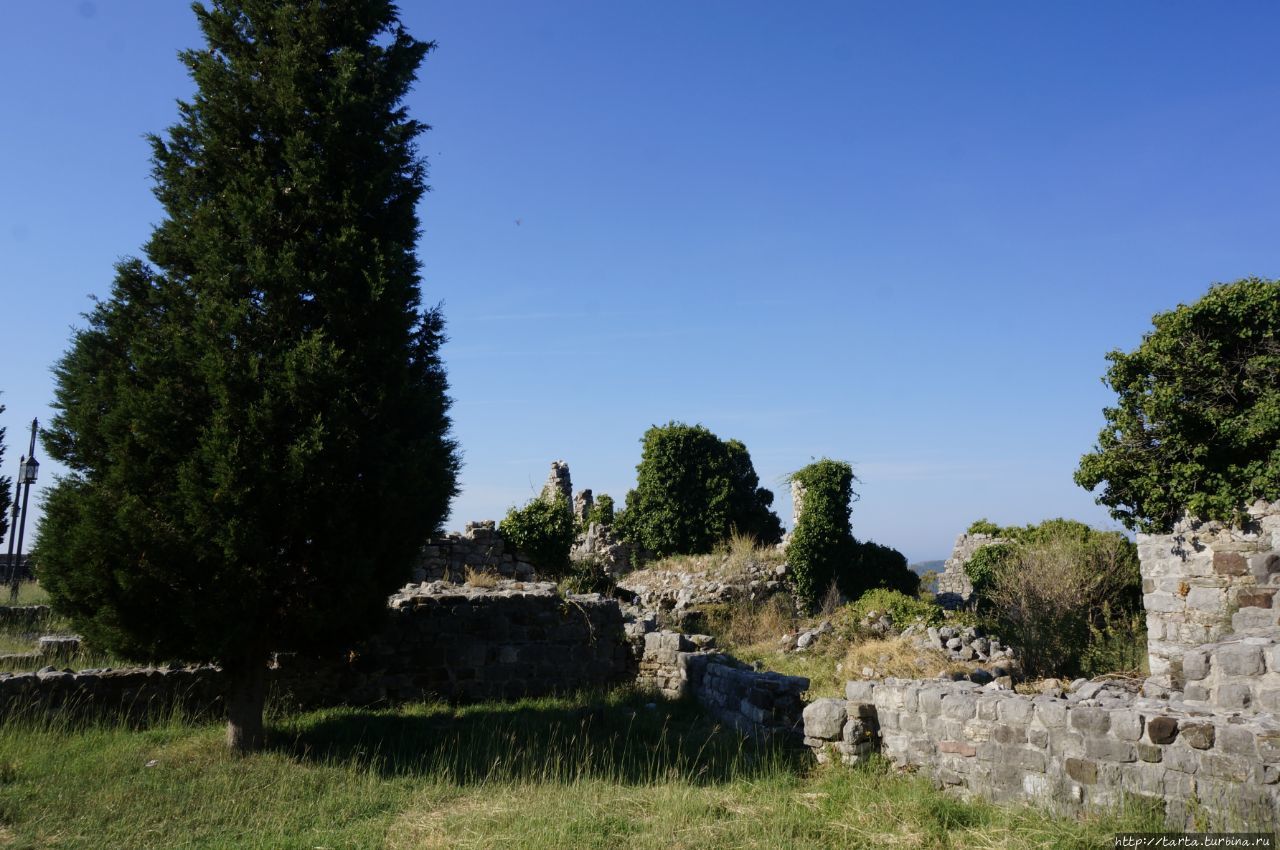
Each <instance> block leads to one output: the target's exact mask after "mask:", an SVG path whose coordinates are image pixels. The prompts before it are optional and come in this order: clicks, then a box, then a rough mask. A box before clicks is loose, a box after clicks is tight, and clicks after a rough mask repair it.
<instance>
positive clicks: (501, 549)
mask: <svg viewBox="0 0 1280 850" xmlns="http://www.w3.org/2000/svg"><path fill="white" fill-rule="evenodd" d="M468 568H470V569H472V570H474V571H476V572H483V573H492V574H494V575H497V576H501V577H502V578H509V579H515V580H517V581H531V580H533V579H534V578H535V577H536V575H537V571H536V570H535V569H534V566H533V564H532V563H530V561H529V559H528V558H527V557H525V556H524V555H523V554H522V553H520V552H517V551H512V550H511V549H510V548H509V547H508V546H507V544H506V541H505V540H504V539H503V537H502V534H501V533H499V532H498V530H497V528H496V525H495V523H494V521H493V520H491V519H487V520H481V521H480V522H469V523H467V526H466V529H465V530H464V531H463V532H462V533H461V534H459V533H457V532H454V533H451V534H446V535H444V536H443V537H435V538H432V539H431V540H429V541H427V545H426V546H424V547H422V556H421V559H420V560H419V562H418V565H417V566H416V567H414V569H413V573H412V575H411V578H412V579H413V581H415V582H431V581H448V582H453V583H454V584H461V583H462V582H463V581H464V580H465V579H466V575H467V569H468Z"/></svg>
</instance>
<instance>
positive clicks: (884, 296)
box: [0, 0, 1280, 561]
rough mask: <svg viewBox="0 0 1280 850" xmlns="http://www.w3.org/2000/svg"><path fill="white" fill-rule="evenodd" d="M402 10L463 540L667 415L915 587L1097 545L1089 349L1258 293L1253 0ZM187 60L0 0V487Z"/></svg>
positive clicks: (1267, 125)
mask: <svg viewBox="0 0 1280 850" xmlns="http://www.w3.org/2000/svg"><path fill="white" fill-rule="evenodd" d="M402 7H403V18H404V21H405V23H406V25H407V27H408V28H409V30H410V31H411V32H412V33H413V34H414V35H415V36H417V37H419V38H421V39H429V40H435V41H437V42H438V44H439V47H438V49H437V50H436V51H435V52H434V53H433V54H431V56H430V57H429V58H428V60H427V62H426V63H425V65H424V67H423V69H422V73H421V79H420V83H419V85H418V86H417V88H416V90H415V91H414V93H413V94H412V96H411V98H410V102H409V106H410V109H411V111H412V113H413V114H414V115H415V116H416V117H417V118H419V119H421V120H423V121H426V122H427V123H429V124H431V125H433V128H434V129H433V130H432V131H431V132H430V133H428V134H427V135H426V136H425V138H424V140H423V143H422V150H423V152H424V153H425V154H426V155H427V157H428V159H429V163H430V174H431V181H430V182H431V184H432V187H433V190H432V192H431V193H430V194H429V195H428V196H427V197H426V199H425V201H424V202H423V204H422V208H421V215H422V218H423V224H424V229H425V234H424V237H423V239H422V242H421V245H420V256H421V259H422V261H423V263H424V279H423V290H424V295H425V298H426V300H427V301H428V302H435V301H443V302H444V305H445V314H446V316H447V318H448V321H449V333H450V337H451V341H450V342H449V344H448V345H447V346H446V348H445V350H444V354H445V358H446V361H447V365H448V369H449V377H450V381H451V382H452V395H453V397H454V398H455V399H456V405H455V407H454V433H455V436H456V437H457V439H458V440H459V441H460V443H461V445H462V449H463V451H464V454H465V468H464V470H463V473H462V488H463V492H462V495H461V496H460V497H459V498H458V499H457V501H456V502H455V504H454V511H453V516H452V517H451V518H450V521H449V523H448V524H449V526H450V527H461V525H462V524H463V522H465V521H466V520H468V519H479V518H498V517H500V516H501V515H502V514H503V512H504V511H505V509H506V508H507V507H508V506H510V505H512V504H514V503H517V502H523V501H524V500H525V499H527V498H529V497H530V496H531V495H533V493H534V492H535V491H536V490H537V489H538V487H539V486H540V484H541V482H542V480H543V479H544V478H545V476H546V472H547V469H548V466H549V464H550V462H551V461H552V460H556V459H559V458H563V459H565V460H567V461H569V463H570V465H571V467H572V471H573V478H574V484H575V487H592V488H593V489H594V490H595V491H596V493H597V494H598V493H600V492H602V491H603V492H608V493H610V494H612V495H613V496H615V498H618V499H619V500H620V499H621V497H622V496H623V495H624V494H625V492H626V490H627V489H628V488H629V487H630V486H632V484H633V482H634V477H635V464H636V463H637V462H638V460H639V451H640V445H639V439H640V436H641V435H642V433H643V432H644V430H645V429H646V428H647V427H649V426H650V425H651V424H654V423H663V422H666V421H668V420H671V419H678V420H683V421H686V422H691V423H692V422H701V423H703V424H705V425H706V426H707V427H709V428H710V429H711V430H713V431H715V432H716V433H717V434H719V435H721V436H722V437H726V438H727V437H736V438H738V439H741V440H742V441H743V442H745V443H746V445H747V447H748V448H749V450H750V451H751V454H752V457H753V458H754V460H755V464H756V469H757V470H758V471H759V472H760V475H761V478H762V480H763V481H764V483H765V484H766V485H767V486H771V487H773V488H774V489H775V491H776V492H777V493H778V500H777V502H776V503H775V505H776V507H777V508H778V510H779V513H780V515H782V516H783V518H784V520H787V521H789V519H790V500H789V497H788V495H787V492H786V487H785V485H783V484H782V483H781V482H782V478H783V476H785V475H786V474H787V473H788V472H790V471H792V470H794V469H796V468H798V467H800V466H802V465H804V464H805V463H807V462H809V460H810V459H811V458H818V457H823V456H829V457H835V458H842V459H846V460H849V461H851V462H853V464H854V467H855V470H856V472H857V473H858V475H859V476H860V477H861V479H862V483H861V485H860V486H859V488H858V489H859V490H860V492H861V496H862V497H861V500H860V501H859V502H858V503H857V504H855V505H854V520H853V521H854V533H855V534H856V535H857V536H859V537H860V538H871V539H874V540H876V541H878V542H881V543H886V544H889V545H891V546H894V547H896V548H898V549H900V550H902V551H903V552H904V553H905V554H906V555H907V556H908V557H909V558H910V559H911V560H913V561H914V560H922V559H928V558H941V557H944V556H945V555H946V554H947V552H948V551H949V549H950V545H951V542H952V540H953V539H954V537H955V535H956V534H957V533H958V532H959V531H961V530H962V529H963V528H964V527H965V526H966V525H968V523H969V522H971V521H972V520H974V519H976V518H978V517H981V516H986V517H989V518H990V519H992V520H994V521H997V522H1001V523H1022V522H1031V521H1037V520H1040V519H1043V518H1045V517H1050V516H1069V517H1074V518H1078V519H1082V520H1085V521H1088V522H1092V523H1095V524H1099V525H1104V526H1110V525H1111V523H1110V521H1109V520H1108V518H1107V516H1106V513H1105V511H1104V510H1102V509H1101V508H1099V507H1097V506H1096V505H1094V504H1093V500H1092V496H1091V495H1090V494H1088V493H1086V492H1085V491H1083V490H1080V489H1079V488H1077V487H1076V486H1075V485H1074V484H1073V483H1072V481H1071V474H1072V472H1073V470H1074V468H1075V465H1076V462H1077V460H1078V458H1079V456H1080V454H1081V453H1083V452H1085V451H1087V450H1089V448H1090V447H1091V446H1092V445H1093V442H1094V439H1095V436H1096V433H1097V430H1098V428H1099V427H1100V426H1101V424H1102V414H1101V409H1102V407H1103V406H1104V405H1105V404H1107V403H1108V402H1109V400H1110V399H1111V398H1112V396H1111V394H1110V393H1109V391H1108V390H1107V389H1106V388H1105V387H1104V386H1103V385H1102V384H1101V382H1100V380H1099V378H1100V376H1101V375H1102V374H1103V372H1104V370H1105V368H1106V361H1105V359H1104V355H1105V353H1106V352H1107V351H1108V350H1110V349H1112V348H1117V347H1119V348H1126V349H1127V348H1132V347H1133V346H1134V345H1136V344H1137V342H1138V341H1139V340H1140V338H1141V335H1142V334H1143V332H1144V331H1145V330H1146V329H1147V328H1148V327H1149V326H1150V318H1151V316H1152V314H1153V313H1155V312H1157V311H1160V310H1165V309H1169V308H1172V307H1173V306H1175V305H1177V304H1178V303H1180V302H1186V301H1190V300H1194V299H1195V298H1197V297H1198V296H1199V295H1200V294H1201V293H1203V292H1204V291H1205V289H1206V288H1207V287H1208V286H1209V285H1210V284H1211V283H1213V282H1215V281H1226V280H1234V279H1236V278H1239V277H1242V276H1246V275H1258V276H1263V277H1277V276H1280V240H1278V239H1277V233H1280V204H1278V203H1277V198H1280V169H1277V164H1278V163H1277V159H1278V158H1280V146H1278V145H1277V144H1276V140H1277V138H1280V110H1278V109H1277V108H1276V105H1277V103H1278V102H1280V63H1277V62H1276V61H1275V41H1276V37H1277V35H1278V34H1280V5H1277V4H1275V3H1274V2H1265V3H1251V2H1232V3H1226V4H1216V3H1215V4H1210V3H1200V2H1195V3H1192V2H1158V3H1156V2H1138V0H1134V2H1126V3H1106V2H1101V1H1100V0H1096V1H1094V2H1083V3H1065V2H1064V3H1056V4H1049V3H1015V2H1001V3H996V2H970V3H955V2H938V3H884V2H874V3H872V2H861V3H855V2H829V3H826V2H804V3H783V2H747V1H746V0H732V2H714V1H713V0H699V2H694V3H688V2H674V0H670V1H668V0H661V2H659V0H654V2H643V3H640V2H633V3H600V2H538V3H529V2H502V3H499V2H477V0H466V2H462V0H457V2H450V3H441V2H410V0H406V2H404V3H402ZM198 43H199V35H198V31H197V28H196V26H195V23H194V18H193V16H192V14H191V12H190V10H189V9H188V7H187V4H185V3H183V2H174V1H173V0H164V1H163V2H161V0H97V2H88V1H87V0H86V2H78V1H77V0H42V1H41V2H39V3H33V2H23V0H0V80H3V83H0V287H2V299H0V305H3V306H2V307H0V315H2V316H3V319H4V321H3V324H2V325H0V329H2V333H3V337H2V338H3V340H4V342H3V348H4V354H3V357H0V391H3V395H0V402H2V403H4V404H6V405H7V406H8V410H7V411H6V412H5V413H4V414H3V416H2V417H0V424H3V425H6V426H8V438H7V443H8V453H7V455H6V457H5V462H4V465H5V471H6V472H7V473H9V474H12V473H13V468H14V467H16V465H17V459H18V455H19V454H20V453H21V452H22V451H23V450H24V449H25V443H26V439H25V436H23V434H22V432H23V430H24V427H25V423H27V422H29V421H30V419H31V417H32V416H39V417H40V418H41V419H45V418H47V417H48V415H49V412H50V411H49V407H48V405H49V402H50V400H51V398H52V378H51V375H50V371H49V370H50V367H51V365H52V364H53V363H54V362H55V361H56V360H57V358H58V357H59V356H60V354H61V352H62V351H63V350H64V349H65V348H66V345H67V342H68V338H69V332H70V328H71V327H72V326H74V325H76V324H77V323H78V322H79V321H80V319H79V314H80V313H81V312H83V311H84V310H86V309H88V307H89V303H90V302H89V301H88V300H87V299H88V296H90V295H91V294H97V295H104V294H106V293H107V292H108V290H109V286H110V280H111V275H112V263H113V262H114V261H115V260H117V259H118V258H120V257H122V256H126V255H130V254H135V253H137V252H138V251H139V250H140V247H141V245H142V244H143V242H144V241H145V239H146V238H147V235H148V232H149V230H150V228H151V227H152V226H153V225H154V224H155V222H156V221H157V220H158V218H159V215H160V211H159V207H158V204H157V203H156V201H155V200H154V198H153V197H152V195H151V186H150V182H149V165H148V160H147V157H148V148H147V146H146V144H145V142H144V140H143V138H142V136H143V134H144V133H145V132H149V131H161V130H163V129H164V128H166V127H167V126H169V125H170V124H171V123H173V121H174V120H175V118H176V110H175V106H174V101H175V99H177V98H183V97H187V96H189V95H190V94H191V92H192V84H191V82H190V80H189V79H188V78H187V76H186V75H185V72H184V70H183V68H182V67H181V65H180V64H179V63H178V61H177V59H176V56H175V54H176V51H177V50H178V49H179V48H182V47H190V46H197V45H198ZM51 467H52V464H48V463H46V464H45V467H44V470H45V472H46V473H48V472H53V471H55V470H53V469H51ZM42 478H43V479H44V481H45V482H46V483H47V481H48V479H49V476H48V475H47V474H44V475H42ZM28 533H30V530H29V531H28Z"/></svg>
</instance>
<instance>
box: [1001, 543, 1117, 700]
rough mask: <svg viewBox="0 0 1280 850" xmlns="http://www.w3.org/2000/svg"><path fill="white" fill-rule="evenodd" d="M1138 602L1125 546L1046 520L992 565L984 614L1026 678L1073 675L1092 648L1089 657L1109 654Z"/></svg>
mask: <svg viewBox="0 0 1280 850" xmlns="http://www.w3.org/2000/svg"><path fill="white" fill-rule="evenodd" d="M984 548H986V547H984ZM979 551H981V550H979ZM1140 597H1141V578H1140V575H1139V571H1138V557H1137V548H1136V547H1135V546H1134V545H1133V543H1132V542H1131V541H1129V540H1128V539H1126V538H1125V537H1124V536H1123V535H1121V534H1119V533H1117V532H1099V531H1095V530H1093V529H1091V528H1089V527H1088V526H1086V525H1084V524H1083V523H1078V522H1072V521H1069V520H1050V521H1048V522H1045V523H1042V524H1041V525H1040V526H1035V527H1030V528H1028V529H1023V530H1022V537H1021V539H1019V540H1018V541H1017V542H1016V543H1015V544H1014V545H1013V546H1012V547H1011V550H1010V552H1009V553H1008V555H1007V557H1003V558H1001V559H1000V560H999V561H998V563H997V565H996V567H995V572H994V575H993V578H992V581H991V587H990V593H989V602H990V604H989V605H988V606H986V609H985V610H986V614H985V617H986V620H987V625H988V627H989V628H990V629H991V630H992V631H994V632H995V633H996V634H998V635H1000V637H1001V638H1003V639H1004V640H1006V641H1007V642H1008V643H1010V644H1013V645H1014V646H1017V647H1019V648H1020V649H1021V651H1022V664H1023V667H1024V669H1025V671H1026V672H1027V673H1029V674H1032V675H1051V674H1057V675H1076V674H1078V673H1080V672H1082V670H1083V669H1084V660H1085V658H1086V657H1087V656H1088V653H1089V651H1090V648H1091V647H1093V648H1094V650H1095V651H1094V654H1093V656H1091V657H1092V658H1094V659H1100V658H1102V657H1103V656H1105V655H1106V654H1107V651H1106V650H1104V648H1103V647H1104V645H1105V644H1106V643H1107V642H1108V641H1112V640H1114V639H1116V638H1115V635H1114V634H1113V629H1114V628H1115V627H1116V625H1117V624H1118V623H1126V622H1127V621H1128V618H1129V617H1130V616H1132V615H1133V614H1136V613H1137V609H1138V607H1139V600H1140ZM1092 663H1097V661H1096V660H1095V662H1092Z"/></svg>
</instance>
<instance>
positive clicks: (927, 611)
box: [844, 587, 943, 630]
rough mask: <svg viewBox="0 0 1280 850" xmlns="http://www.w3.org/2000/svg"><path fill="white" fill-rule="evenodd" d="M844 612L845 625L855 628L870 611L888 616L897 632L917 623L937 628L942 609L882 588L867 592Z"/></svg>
mask: <svg viewBox="0 0 1280 850" xmlns="http://www.w3.org/2000/svg"><path fill="white" fill-rule="evenodd" d="M845 610H846V611H847V612H848V613H847V615H846V616H845V617H844V619H845V621H846V623H852V624H854V625H855V626H856V625H857V624H859V623H861V622H862V621H863V620H865V619H866V617H867V614H869V613H870V612H872V611H875V612H877V613H880V614H888V615H889V618H890V619H891V620H893V624H894V626H895V627H897V628H898V629H899V630H901V629H904V628H906V627H907V626H909V625H911V624H912V623H915V622H917V621H920V622H923V623H924V624H925V625H927V626H939V625H942V620H943V614H942V609H941V608H939V607H938V606H937V605H934V604H933V603H932V602H924V601H922V600H920V599H917V598H916V597H914V596H909V595H907V594H904V593H901V592H899V591H897V590H890V589H888V588H883V587H878V588H874V589H872V590H868V591H867V592H866V593H864V594H862V595H861V596H860V597H858V599H857V600H855V601H854V602H851V603H850V604H849V605H848V606H846V608H845Z"/></svg>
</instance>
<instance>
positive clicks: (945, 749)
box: [938, 741, 978, 758]
mask: <svg viewBox="0 0 1280 850" xmlns="http://www.w3.org/2000/svg"><path fill="white" fill-rule="evenodd" d="M938 752H940V753H953V754H955V755H959V756H965V757H966V758H972V757H974V756H976V755H977V754H978V748H977V747H975V746H974V745H973V744H970V743H967V742H965V741H939V742H938Z"/></svg>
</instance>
